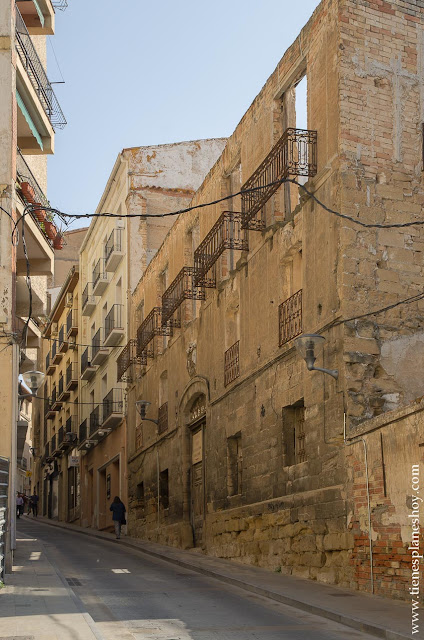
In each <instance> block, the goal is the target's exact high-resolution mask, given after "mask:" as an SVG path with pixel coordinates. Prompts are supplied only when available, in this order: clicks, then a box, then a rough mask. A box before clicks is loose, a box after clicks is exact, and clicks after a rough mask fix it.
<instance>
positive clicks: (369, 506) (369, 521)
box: [343, 412, 374, 593]
mask: <svg viewBox="0 0 424 640" xmlns="http://www.w3.org/2000/svg"><path fill="white" fill-rule="evenodd" d="M343 439H344V443H345V445H346V446H347V447H350V446H351V445H353V444H357V443H358V442H361V441H362V443H363V445H364V460H365V476H366V481H367V503H368V538H369V547H370V581H371V593H374V568H373V555H372V533H371V504H370V487H369V474H368V453H367V443H366V440H365V438H357V439H356V440H350V439H348V438H347V437H346V413H345V412H344V413H343ZM348 440H349V441H348Z"/></svg>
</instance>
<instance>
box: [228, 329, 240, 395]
mask: <svg viewBox="0 0 424 640" xmlns="http://www.w3.org/2000/svg"><path fill="white" fill-rule="evenodd" d="M239 375H240V340H237V342H235V343H234V344H233V345H232V346H231V347H230V348H229V349H227V351H226V352H225V354H224V386H225V387H226V386H227V385H229V384H230V382H233V380H235V379H236V378H238V377H239Z"/></svg>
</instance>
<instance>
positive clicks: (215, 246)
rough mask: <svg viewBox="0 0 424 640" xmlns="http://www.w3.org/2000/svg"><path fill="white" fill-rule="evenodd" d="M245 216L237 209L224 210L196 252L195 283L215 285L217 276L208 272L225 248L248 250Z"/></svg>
mask: <svg viewBox="0 0 424 640" xmlns="http://www.w3.org/2000/svg"><path fill="white" fill-rule="evenodd" d="M242 222H243V216H242V215H241V213H238V212H235V211H224V213H222V214H221V215H220V216H219V218H218V220H217V221H216V222H215V224H214V225H213V227H212V229H211V230H210V231H209V233H208V234H207V236H206V237H205V238H204V240H202V242H201V243H200V244H199V246H198V247H197V249H196V251H195V252H194V284H195V285H196V286H200V287H214V286H215V278H214V277H212V278H208V277H207V274H208V272H209V271H210V270H211V269H212V267H213V266H214V264H215V262H216V261H217V260H218V258H219V256H220V255H221V254H222V253H223V252H224V251H225V249H237V250H238V251H248V250H249V241H248V235H247V230H246V229H243V226H242Z"/></svg>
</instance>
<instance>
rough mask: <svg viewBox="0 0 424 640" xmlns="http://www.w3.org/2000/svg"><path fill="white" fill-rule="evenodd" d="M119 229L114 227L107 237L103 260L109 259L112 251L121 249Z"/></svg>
mask: <svg viewBox="0 0 424 640" xmlns="http://www.w3.org/2000/svg"><path fill="white" fill-rule="evenodd" d="M121 231H122V230H121V229H114V230H113V231H112V233H111V234H110V236H109V238H108V239H107V242H106V246H105V261H106V263H107V261H108V260H109V258H110V256H111V255H112V253H113V252H114V251H122V238H121V235H122V234H121Z"/></svg>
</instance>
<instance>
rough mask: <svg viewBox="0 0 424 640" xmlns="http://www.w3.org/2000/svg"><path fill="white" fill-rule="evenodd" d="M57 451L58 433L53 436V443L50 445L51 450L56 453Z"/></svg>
mask: <svg viewBox="0 0 424 640" xmlns="http://www.w3.org/2000/svg"><path fill="white" fill-rule="evenodd" d="M55 451H56V434H54V436H52V440H51V445H50V452H51V453H54V452H55Z"/></svg>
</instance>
